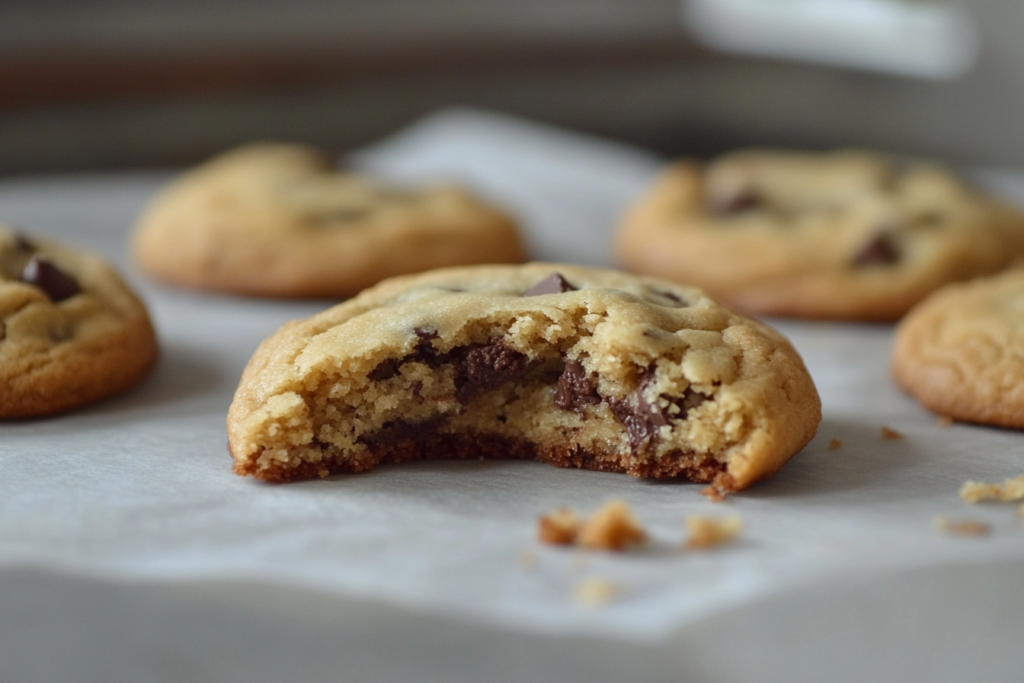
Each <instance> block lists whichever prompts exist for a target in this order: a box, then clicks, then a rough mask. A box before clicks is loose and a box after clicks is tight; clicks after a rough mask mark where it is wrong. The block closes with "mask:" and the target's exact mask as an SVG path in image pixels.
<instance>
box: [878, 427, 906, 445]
mask: <svg viewBox="0 0 1024 683" xmlns="http://www.w3.org/2000/svg"><path fill="white" fill-rule="evenodd" d="M882 438H883V439H889V440H891V441H898V440H899V439H902V438H903V435H902V434H900V433H899V432H897V431H896V430H895V429H890V428H889V427H886V426H884V425H883V427H882Z"/></svg>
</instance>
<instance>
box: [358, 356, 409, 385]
mask: <svg viewBox="0 0 1024 683" xmlns="http://www.w3.org/2000/svg"><path fill="white" fill-rule="evenodd" d="M401 364H402V361H401V360H399V359H398V358H388V359H387V360H385V361H383V362H381V363H379V364H378V365H377V367H375V368H374V369H373V370H370V372H368V373H367V375H366V376H367V377H368V378H369V379H371V380H372V381H374V382H383V381H384V380H386V379H391V378H392V377H394V376H395V375H397V374H398V367H399V366H400V365H401Z"/></svg>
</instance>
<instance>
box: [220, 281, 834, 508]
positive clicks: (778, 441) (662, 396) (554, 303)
mask: <svg viewBox="0 0 1024 683" xmlns="http://www.w3.org/2000/svg"><path fill="white" fill-rule="evenodd" d="M820 418H821V404H820V401H819V399H818V394H817V392H816V390H815V387H814V384H813V383H812V381H811V378H810V377H809V376H808V374H807V371H806V369H805V368H804V365H803V362H802V361H801V359H800V357H799V356H798V355H797V353H796V351H794V349H793V347H792V346H791V345H790V344H789V342H788V341H787V340H786V339H785V338H783V337H782V336H781V335H779V334H778V333H777V332H775V331H774V330H772V329H770V328H768V327H766V326H765V325H762V324H760V323H758V322H755V321H753V320H750V319H749V318H746V317H744V316H741V315H737V314H735V313H733V312H731V311H729V310H727V309H725V308H723V307H722V306H720V305H718V304H716V303H715V302H714V301H712V300H711V299H709V298H708V297H707V296H705V295H704V293H703V292H701V291H700V290H697V289H693V288H688V287H681V286H678V285H674V284H672V283H669V282H664V281H661V280H655V279H651V278H644V277H637V276H632V275H626V274H623V273H619V272H615V271H609V270H597V269H590V268H583V267H579V266H570V265H562V264H558V265H553V264H545V263H534V264H528V265H524V266H482V267H474V268H458V269H444V270H439V271H434V272H431V273H425V274H421V275H418V276H409V277H402V278H395V279H393V280H390V281H388V282H385V283H382V284H380V285H379V286H377V287H375V288H373V289H370V290H367V291H365V292H363V293H362V294H360V295H359V296H358V297H356V298H354V299H352V300H350V301H348V302H346V303H343V304H340V305H338V306H335V307H334V308H331V309H329V310H327V311H324V312H323V313H320V314H319V315H316V316H313V317H311V318H309V319H306V320H301V321H296V322H293V323H290V324H288V325H286V326H285V327H283V328H282V329H281V330H279V331H278V332H277V333H276V334H274V335H273V336H271V337H270V338H269V339H267V340H266V341H264V342H263V344H262V345H261V346H260V347H259V349H258V350H257V351H256V353H255V355H254V356H253V358H252V359H251V360H250V362H249V365H248V366H247V368H246V370H245V372H244V374H243V376H242V379H241V382H240V384H239V387H238V390H237V392H236V394H235V398H234V401H233V402H232V404H231V408H230V410H229V412H228V419H227V426H228V437H229V448H230V451H231V454H232V456H233V458H234V469H235V472H236V473H238V474H241V475H252V476H255V477H258V478H260V479H265V480H269V481H290V480H293V479H301V478H304V477H314V476H326V475H327V474H329V473H331V472H364V471H367V470H370V469H372V468H373V467H374V465H376V464H377V463H380V462H400V461H406V460H415V459H422V458H479V457H490V458H526V459H536V460H540V461H544V462H548V463H551V464H554V465H558V466H561V467H580V468H585V469H594V470H605V471H611V472H626V473H628V474H631V475H633V476H637V477H677V476H679V477H687V478H689V479H691V480H693V481H695V482H711V483H713V484H714V485H715V486H716V487H718V488H720V489H722V490H739V489H742V488H745V487H747V486H749V485H750V484H751V483H753V482H755V481H757V480H758V479H761V478H763V477H766V476H769V475H771V474H772V473H774V472H775V471H777V470H778V469H779V468H780V467H782V465H783V464H784V463H785V462H786V461H787V460H788V459H789V458H790V457H792V456H793V455H794V454H795V453H796V452H797V451H799V450H800V449H801V448H802V447H803V446H804V445H805V444H806V443H807V442H808V441H809V440H810V439H811V437H812V436H813V435H814V433H815V430H816V429H817V425H818V422H819V421H820Z"/></svg>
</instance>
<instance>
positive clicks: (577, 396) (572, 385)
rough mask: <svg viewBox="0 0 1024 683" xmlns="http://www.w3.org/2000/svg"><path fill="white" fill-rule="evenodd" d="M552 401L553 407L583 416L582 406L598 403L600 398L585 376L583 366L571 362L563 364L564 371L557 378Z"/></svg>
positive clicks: (585, 372) (576, 362) (577, 362)
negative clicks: (553, 402) (553, 401)
mask: <svg viewBox="0 0 1024 683" xmlns="http://www.w3.org/2000/svg"><path fill="white" fill-rule="evenodd" d="M554 400H555V405H556V406H558V407H559V408H561V409H562V410H573V411H576V413H578V414H580V415H583V406H585V405H595V404H597V403H600V402H601V396H600V395H599V394H598V393H597V388H596V387H595V386H594V384H593V383H592V382H591V381H590V378H589V377H588V376H587V371H586V370H585V369H584V368H583V364H582V363H580V362H579V361H576V360H571V361H569V362H567V363H566V364H565V369H564V370H562V374H561V375H560V376H559V378H558V387H557V388H556V389H555V396H554Z"/></svg>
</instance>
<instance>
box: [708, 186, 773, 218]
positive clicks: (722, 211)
mask: <svg viewBox="0 0 1024 683" xmlns="http://www.w3.org/2000/svg"><path fill="white" fill-rule="evenodd" d="M708 204H709V205H710V206H711V210H712V211H713V212H715V213H717V214H719V215H720V216H728V215H730V214H734V213H743V212H744V211H750V210H751V209H756V208H757V207H759V206H760V205H761V197H759V196H758V194H757V193H756V192H754V190H753V189H751V188H746V189H743V190H740V191H739V192H733V193H731V194H721V195H718V196H711V197H709V198H708Z"/></svg>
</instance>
